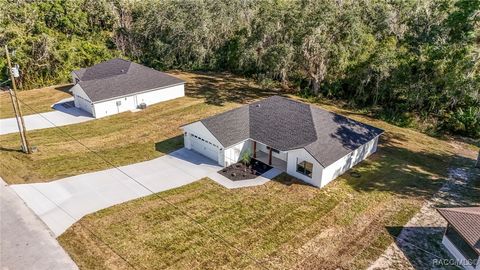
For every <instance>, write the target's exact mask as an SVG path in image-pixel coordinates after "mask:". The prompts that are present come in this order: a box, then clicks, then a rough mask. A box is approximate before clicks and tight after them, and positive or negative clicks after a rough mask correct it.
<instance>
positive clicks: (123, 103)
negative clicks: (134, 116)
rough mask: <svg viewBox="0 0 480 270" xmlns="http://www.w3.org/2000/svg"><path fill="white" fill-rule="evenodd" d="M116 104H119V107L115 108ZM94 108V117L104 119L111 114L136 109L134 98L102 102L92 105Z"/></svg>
mask: <svg viewBox="0 0 480 270" xmlns="http://www.w3.org/2000/svg"><path fill="white" fill-rule="evenodd" d="M117 102H120V106H117ZM93 106H94V108H95V117H96V118H100V117H105V116H109V115H112V114H117V113H121V112H126V111H130V110H134V109H136V108H137V104H136V100H135V96H129V97H122V98H117V99H112V100H107V101H104V102H98V103H94V104H93Z"/></svg>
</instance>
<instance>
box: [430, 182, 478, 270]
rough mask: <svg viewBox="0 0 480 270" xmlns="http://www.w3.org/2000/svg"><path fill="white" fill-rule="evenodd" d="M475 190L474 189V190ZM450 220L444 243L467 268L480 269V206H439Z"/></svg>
mask: <svg viewBox="0 0 480 270" xmlns="http://www.w3.org/2000/svg"><path fill="white" fill-rule="evenodd" d="M472 192H473V191H472ZM437 211H438V212H439V213H440V215H442V217H443V218H445V220H446V221H447V222H448V225H447V229H446V230H445V234H444V235H443V239H442V243H443V245H444V246H445V247H446V248H447V249H448V251H449V252H450V254H451V255H452V256H453V257H454V258H455V260H456V261H457V263H456V265H458V266H461V267H463V268H464V269H467V270H480V207H452V208H438V209H437Z"/></svg>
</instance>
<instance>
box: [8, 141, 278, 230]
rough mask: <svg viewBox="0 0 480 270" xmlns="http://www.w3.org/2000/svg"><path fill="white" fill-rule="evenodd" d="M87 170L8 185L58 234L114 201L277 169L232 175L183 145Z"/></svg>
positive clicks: (257, 182)
mask: <svg viewBox="0 0 480 270" xmlns="http://www.w3.org/2000/svg"><path fill="white" fill-rule="evenodd" d="M120 169H121V170H122V171H123V172H125V173H126V174H128V175H129V176H131V177H133V178H134V179H135V180H136V181H138V182H136V181H134V180H133V179H131V178H130V177H128V176H127V175H125V174H123V173H122V172H120V171H119V170H117V169H108V170H104V171H99V172H94V173H87V174H82V175H77V176H73V177H68V178H64V179H61V180H57V181H53V182H49V183H35V184H23V185H12V188H13V189H14V190H15V192H16V193H17V194H18V195H19V196H20V197H21V198H22V199H23V200H24V201H25V202H26V203H27V205H28V206H29V207H30V208H31V209H32V210H33V211H34V212H35V213H36V214H37V215H38V216H39V217H40V219H42V220H43V221H44V222H45V224H47V226H48V227H49V228H50V229H51V230H52V231H53V233H54V234H55V236H59V235H60V234H62V233H63V232H64V231H65V230H66V229H67V228H68V227H70V226H71V225H72V224H73V223H75V222H76V221H77V220H79V219H80V218H82V217H83V216H85V215H87V214H89V213H93V212H96V211H98V210H101V209H104V208H107V207H110V206H112V205H115V204H119V203H123V202H126V201H130V200H133V199H136V198H140V197H143V196H147V195H150V194H152V192H151V191H153V192H155V193H156V192H161V191H165V190H169V189H172V188H176V187H180V186H183V185H186V184H189V183H192V182H194V181H197V180H199V179H201V178H204V177H209V178H211V179H212V180H214V181H216V182H217V183H219V184H221V185H223V186H225V187H227V188H239V187H247V186H256V185H261V184H264V183H265V182H267V181H269V178H273V177H274V176H276V175H278V174H279V173H280V171H277V170H270V171H268V172H267V173H266V174H264V175H263V176H260V177H257V178H256V179H253V180H247V181H231V180H229V179H227V178H225V177H224V176H222V175H220V174H218V173H217V171H219V170H220V169H221V167H220V166H219V165H218V164H216V163H215V162H214V161H212V160H210V159H208V158H206V157H204V156H202V155H200V154H197V153H195V152H193V151H190V150H187V149H185V148H182V149H180V150H177V151H175V152H173V153H170V154H169V155H165V156H163V157H159V158H157V159H154V160H150V161H146V162H141V163H136V164H132V165H128V166H123V167H120Z"/></svg>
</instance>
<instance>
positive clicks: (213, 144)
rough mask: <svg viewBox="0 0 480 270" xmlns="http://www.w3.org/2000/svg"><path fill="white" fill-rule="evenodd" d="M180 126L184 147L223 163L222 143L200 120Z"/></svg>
mask: <svg viewBox="0 0 480 270" xmlns="http://www.w3.org/2000/svg"><path fill="white" fill-rule="evenodd" d="M182 128H183V138H184V144H185V148H187V149H190V150H193V151H195V152H197V153H199V154H202V155H204V156H206V157H208V158H209V159H211V160H213V161H215V162H216V163H218V164H219V165H221V166H223V165H224V162H225V161H224V158H225V157H224V153H223V152H224V147H223V145H222V144H221V143H220V142H219V141H218V140H217V138H215V136H213V135H212V133H211V132H210V131H208V129H207V128H205V126H204V125H203V124H202V123H201V122H194V123H191V124H188V125H186V126H183V127H182Z"/></svg>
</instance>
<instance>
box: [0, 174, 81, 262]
mask: <svg viewBox="0 0 480 270" xmlns="http://www.w3.org/2000/svg"><path fill="white" fill-rule="evenodd" d="M0 186H1V187H0V206H1V207H0V239H1V249H0V269H2V270H7V269H12V270H13V269H15V270H23V269H25V270H31V269H39V270H40V269H41V270H57V269H58V270H70V269H78V267H77V266H76V265H75V263H74V262H73V261H72V260H71V259H70V257H69V256H68V255H67V253H65V251H64V250H63V249H62V248H61V247H60V245H59V244H58V242H57V240H55V238H54V237H53V235H52V233H51V232H50V231H49V230H48V228H47V226H45V224H44V223H43V222H42V221H41V220H39V219H38V218H37V217H36V216H35V214H34V213H33V212H32V211H31V210H30V209H28V207H27V206H26V205H25V204H24V202H23V201H22V200H21V199H20V198H19V197H18V196H17V195H16V194H15V192H14V191H13V190H12V189H11V188H10V187H8V186H6V184H5V182H3V180H2V179H1V178H0Z"/></svg>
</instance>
